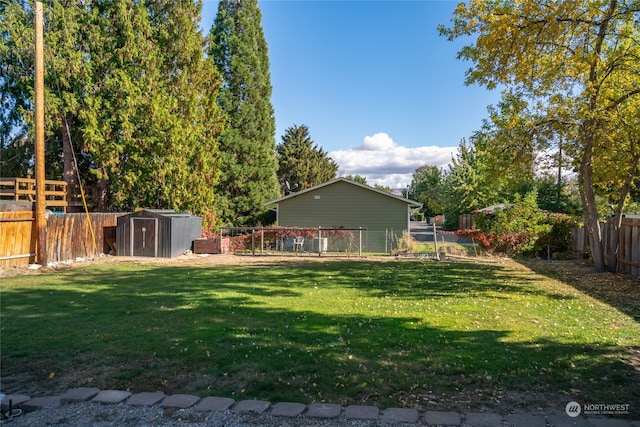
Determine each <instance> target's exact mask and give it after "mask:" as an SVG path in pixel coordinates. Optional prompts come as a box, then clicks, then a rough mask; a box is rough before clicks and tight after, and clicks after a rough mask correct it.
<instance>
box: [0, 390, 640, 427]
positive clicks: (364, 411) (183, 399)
mask: <svg viewBox="0 0 640 427" xmlns="http://www.w3.org/2000/svg"><path fill="white" fill-rule="evenodd" d="M87 401H91V402H93V403H95V404H118V403H121V404H126V405H132V406H136V405H137V406H155V405H158V406H161V407H165V408H167V407H169V408H181V409H185V408H191V407H193V408H194V409H196V410H200V411H231V412H237V413H255V414H270V415H272V416H279V417H302V418H305V417H308V418H324V419H327V418H328V419H331V418H340V417H341V418H344V419H361V420H382V421H392V422H398V423H409V424H412V423H413V424H417V423H420V425H427V426H435V425H444V426H469V427H505V426H506V427H545V426H551V427H569V426H576V427H577V426H584V427H640V421H639V420H629V419H626V418H610V417H589V418H584V417H582V416H580V417H575V418H570V417H568V416H567V415H566V414H562V413H551V414H549V415H546V416H545V415H540V414H529V413H519V414H507V415H506V416H503V415H500V414H495V413H484V412H467V413H458V412H445V411H425V412H422V413H420V412H419V411H417V410H416V409H409V408H387V409H384V410H380V409H379V408H378V407H376V406H360V405H349V406H347V407H342V406H341V405H338V404H334V403H311V404H309V405H305V404H302V403H294V402H280V403H275V404H271V403H270V402H267V401H263V400H241V401H239V402H236V401H235V400H234V399H231V398H227V397H211V396H210V397H204V398H200V397H198V396H194V395H189V394H173V395H168V396H167V395H165V394H164V393H162V392H142V393H137V394H133V395H132V394H131V393H130V392H128V391H121V390H99V389H97V388H91V387H79V388H74V389H71V390H69V391H67V392H66V393H64V394H61V395H57V396H39V397H34V398H31V397H30V396H27V395H23V394H8V395H5V396H4V397H3V398H2V400H1V401H0V407H1V408H2V410H3V411H7V410H8V409H9V402H11V406H12V408H13V409H21V410H22V411H25V412H33V411H37V410H43V409H46V408H52V407H58V406H61V405H66V404H69V403H75V402H87Z"/></svg>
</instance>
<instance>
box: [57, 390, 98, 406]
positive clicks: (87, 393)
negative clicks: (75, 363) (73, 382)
mask: <svg viewBox="0 0 640 427" xmlns="http://www.w3.org/2000/svg"><path fill="white" fill-rule="evenodd" d="M98 393H100V389H99V388H96V387H78V388H72V389H71V390H69V391H67V392H66V393H64V394H63V395H61V396H60V404H62V405H65V404H67V403H72V402H86V401H87V400H91V399H93V398H94V397H95V396H96V395H97V394H98Z"/></svg>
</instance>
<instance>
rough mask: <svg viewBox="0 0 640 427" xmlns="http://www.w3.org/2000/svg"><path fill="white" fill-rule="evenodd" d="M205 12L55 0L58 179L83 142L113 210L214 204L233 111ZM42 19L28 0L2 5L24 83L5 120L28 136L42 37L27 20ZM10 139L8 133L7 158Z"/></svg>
mask: <svg viewBox="0 0 640 427" xmlns="http://www.w3.org/2000/svg"><path fill="white" fill-rule="evenodd" d="M200 11H201V3H200V2H196V1H192V2H188V1H187V2H177V3H174V2H149V3H141V2H137V1H135V0H113V1H109V2H97V3H96V2H91V3H84V2H71V3H69V2H63V1H60V0H54V1H51V2H48V3H47V4H46V6H45V40H46V43H45V61H46V63H48V64H49V66H48V67H47V69H46V75H45V86H46V87H45V90H46V93H45V100H46V102H47V109H46V128H47V132H48V133H47V141H48V144H49V145H48V146H47V150H46V151H47V153H48V154H49V156H50V161H49V164H48V165H47V176H48V177H49V178H55V179H60V175H61V174H63V172H64V174H65V175H67V174H69V171H71V170H72V169H73V165H72V162H70V161H69V160H70V157H71V155H70V152H71V150H70V147H71V144H73V149H74V151H75V153H76V158H77V159H78V163H79V167H80V170H81V175H82V179H83V180H84V181H85V183H103V184H104V189H105V193H106V194H108V195H109V198H108V200H107V199H105V202H106V204H105V205H104V206H102V207H103V208H105V209H124V210H130V209H135V208H138V207H156V208H174V209H178V210H189V211H191V212H193V213H196V214H206V213H207V212H208V211H209V210H210V209H211V207H212V206H213V204H214V191H215V190H214V185H215V183H216V179H217V172H216V171H217V170H218V169H219V166H218V162H217V161H218V157H217V155H218V151H217V145H216V144H217V137H218V135H219V133H220V132H221V130H222V126H223V117H224V116H223V114H222V113H221V111H220V109H219V107H218V106H217V104H216V99H217V91H218V87H219V83H218V82H219V75H218V73H217V70H216V67H215V65H214V64H213V61H212V60H210V59H207V58H205V56H204V42H205V39H204V37H203V36H202V34H201V33H200V32H199V30H198V24H199V19H200ZM32 22H33V16H32V11H31V8H30V6H29V5H28V4H27V3H26V2H24V3H23V2H10V3H9V5H8V6H7V8H6V9H5V10H4V11H3V15H2V34H3V37H4V39H5V41H6V42H7V43H6V46H7V53H8V55H6V56H5V55H3V56H2V59H1V60H0V69H2V70H3V73H2V81H1V82H0V83H1V84H2V85H3V86H5V85H6V86H11V87H13V88H14V90H13V91H12V92H9V93H8V98H7V99H8V101H7V102H5V101H4V99H3V105H2V107H3V111H2V115H3V118H4V117H7V121H6V122H5V120H3V126H4V124H5V123H8V126H12V128H13V129H14V130H15V131H14V132H15V135H16V136H21V135H26V138H27V139H32V133H33V124H32V119H31V117H32V108H33V107H32V105H33V102H32V97H33V93H32V92H33V90H32V89H31V88H32V86H33V83H32V78H31V75H32V63H31V62H30V60H28V58H31V57H32V52H33V45H32V40H33V37H32V35H31V34H32V31H29V32H28V33H27V32H25V31H24V30H23V29H24V28H27V29H28V28H30V27H31V26H32ZM3 49H4V48H3ZM3 53H4V52H3ZM5 70H7V72H5ZM18 82H26V83H24V84H23V85H15V83H18ZM3 94H4V92H3ZM9 97H10V98H9ZM7 107H9V108H7ZM9 119H10V120H12V121H11V122H9ZM14 145H15V144H14ZM6 146H7V144H6V143H5V141H4V140H3V147H2V148H3V153H2V154H3V155H2V158H3V159H4V158H5V148H6ZM25 155H29V156H30V155H31V154H30V153H26V154H25ZM61 160H64V162H61ZM29 161H30V160H29ZM61 163H62V164H64V167H63V168H62V167H60V166H58V165H60V164H61ZM52 172H53V173H54V174H53V175H52ZM73 175H75V173H74V174H73ZM73 175H72V176H73Z"/></svg>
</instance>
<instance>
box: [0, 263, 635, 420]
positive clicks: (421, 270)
mask: <svg viewBox="0 0 640 427" xmlns="http://www.w3.org/2000/svg"><path fill="white" fill-rule="evenodd" d="M503 273H505V271H503V269H502V268H501V267H493V266H477V265H464V264H463V265H459V266H455V265H449V266H448V267H447V266H445V265H443V264H442V265H441V264H424V263H394V264H390V263H389V264H388V263H375V262H362V263H351V262H350V263H340V262H336V263H329V264H312V263H309V264H304V263H302V264H296V265H282V264H278V265H272V266H261V267H216V268H186V267H175V266H174V267H157V266H146V267H137V266H130V267H125V268H118V269H116V268H92V269H80V268H78V269H73V270H70V271H68V272H65V273H63V274H60V275H56V277H48V276H42V277H41V278H39V280H42V282H41V283H40V284H39V285H37V286H19V287H15V288H11V289H9V290H5V291H3V298H2V301H1V303H2V338H3V339H2V343H1V350H2V366H3V376H6V375H9V376H11V375H13V374H21V375H26V376H30V377H31V379H32V380H33V381H45V382H46V381H48V380H49V379H48V378H46V373H48V372H57V373H58V374H57V375H58V377H59V378H60V380H61V381H68V380H69V378H75V383H71V384H70V385H71V386H85V385H91V386H97V387H100V388H103V389H126V388H130V389H131V390H133V391H134V392H139V391H154V390H157V389H162V390H165V391H166V392H168V393H177V392H180V393H195V394H199V395H205V394H208V395H217V396H231V397H234V398H236V399H248V398H258V399H267V400H270V401H273V402H277V401H299V402H307V403H308V402H312V401H322V400H325V401H333V402H341V403H345V404H348V403H358V404H377V405H379V406H381V407H389V406H405V405H417V406H419V407H420V406H425V405H426V406H430V407H435V408H438V407H440V408H441V409H456V408H454V407H452V405H460V407H471V408H479V407H482V406H488V407H492V406H495V405H496V403H495V402H496V401H497V400H500V399H503V400H508V399H509V397H508V396H509V395H510V394H512V393H518V394H523V393H532V392H535V393H539V394H544V395H547V396H550V400H552V399H553V397H555V396H564V395H566V396H567V397H566V401H567V402H568V401H569V400H571V399H583V401H588V402H609V403H629V404H631V405H632V409H633V408H635V409H637V408H640V390H639V389H638V386H637V384H638V383H639V375H638V372H637V371H634V370H633V367H632V366H631V365H630V364H628V363H625V362H624V361H623V360H621V359H620V357H619V356H620V354H621V349H620V348H619V347H617V346H615V345H611V344H603V343H597V342H591V343H584V342H575V343H567V342H557V341H554V340H548V339H535V340H529V341H520V342H513V341H512V340H510V339H509V335H510V331H509V325H508V324H505V325H504V327H503V328H500V329H497V328H495V329H474V328H473V327H470V328H469V330H465V331H461V330H452V329H450V328H446V327H441V326H437V325H436V323H437V322H436V320H437V319H436V318H437V316H438V313H433V314H432V316H431V318H429V317H427V318H426V320H425V317H423V316H417V315H402V314H397V313H391V312H390V313H389V314H385V315H363V314H359V313H358V312H357V311H356V310H354V311H349V310H336V309H334V308H333V306H332V305H329V306H327V307H325V306H324V304H325V303H324V302H323V301H322V300H317V301H312V306H313V305H315V306H317V309H310V308H309V307H307V306H305V307H302V306H301V305H302V303H303V302H305V303H306V302H308V299H310V298H313V295H314V292H315V291H316V289H317V288H319V287H320V288H323V287H324V288H327V287H336V288H338V289H353V288H356V289H357V290H358V291H360V292H362V293H364V294H365V295H367V297H368V298H372V300H375V301H378V302H379V301H381V300H385V299H391V300H394V299H397V300H402V301H409V302H410V301H411V300H414V301H422V300H429V299H452V300H456V301H458V300H460V299H462V298H471V297H474V296H477V295H484V294H490V295H492V297H494V298H501V296H500V295H501V294H506V293H511V294H513V293H516V294H521V295H524V296H527V295H535V296H542V297H545V298H550V299H555V298H565V296H563V295H558V294H554V293H552V292H548V291H545V290H541V289H536V288H535V286H533V284H532V283H531V284H530V283H529V282H533V280H530V279H529V278H528V277H522V278H519V279H518V278H515V277H513V272H511V274H512V276H511V277H510V278H509V279H505V278H504V277H502V276H503ZM46 282H50V289H48V286H47V283H46ZM351 302H352V301H349V300H346V301H342V302H341V303H344V304H346V305H349V304H350V303H351ZM298 305H300V306H298ZM389 307H392V305H389ZM470 326H472V325H470ZM80 373H81V375H80ZM4 391H5V390H3V392H4ZM6 391H10V392H21V391H23V390H6ZM570 396H571V399H570ZM532 398H533V397H532ZM556 403H561V404H562V405H564V404H566V402H556ZM519 404H521V405H523V406H524V407H526V406H527V405H530V404H532V402H531V401H530V400H527V399H524V400H522V401H520V403H519Z"/></svg>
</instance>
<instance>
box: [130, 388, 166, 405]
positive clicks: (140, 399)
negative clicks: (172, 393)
mask: <svg viewBox="0 0 640 427" xmlns="http://www.w3.org/2000/svg"><path fill="white" fill-rule="evenodd" d="M165 397H166V396H165V394H164V393H163V392H161V391H156V392H154V393H151V392H142V393H136V394H134V395H132V396H131V397H130V398H129V399H127V405H133V406H153V405H156V404H158V403H160V401H161V400H162V399H164V398H165Z"/></svg>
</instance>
